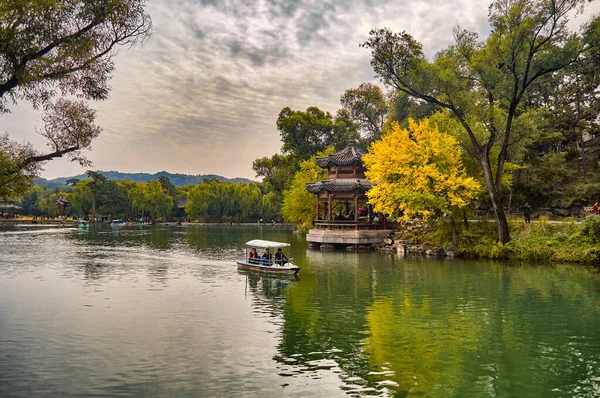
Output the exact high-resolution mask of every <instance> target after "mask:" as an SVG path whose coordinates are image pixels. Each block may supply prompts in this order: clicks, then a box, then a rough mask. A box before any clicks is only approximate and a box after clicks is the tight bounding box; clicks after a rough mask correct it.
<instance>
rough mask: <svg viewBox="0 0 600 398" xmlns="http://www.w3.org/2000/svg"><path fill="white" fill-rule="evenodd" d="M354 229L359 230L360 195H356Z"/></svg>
mask: <svg viewBox="0 0 600 398" xmlns="http://www.w3.org/2000/svg"><path fill="white" fill-rule="evenodd" d="M354 224H356V225H355V226H354V228H355V229H356V230H358V195H354Z"/></svg>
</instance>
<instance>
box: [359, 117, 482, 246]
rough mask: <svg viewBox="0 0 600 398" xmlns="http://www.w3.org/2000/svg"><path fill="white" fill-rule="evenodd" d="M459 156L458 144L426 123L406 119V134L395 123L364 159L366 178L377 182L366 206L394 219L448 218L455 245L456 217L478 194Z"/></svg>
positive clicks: (477, 187) (373, 144) (475, 183)
mask: <svg viewBox="0 0 600 398" xmlns="http://www.w3.org/2000/svg"><path fill="white" fill-rule="evenodd" d="M460 156H461V150H460V146H459V144H458V141H457V140H456V139H455V138H454V137H452V136H451V135H449V134H445V133H442V132H440V131H438V129H437V128H436V127H433V126H430V124H429V121H428V120H427V119H424V120H422V121H421V122H418V123H417V122H415V121H413V120H412V119H409V127H408V129H401V128H400V127H399V125H398V123H396V122H394V124H393V125H392V127H391V129H390V131H388V132H387V133H386V134H384V136H383V137H382V138H381V140H379V141H375V142H374V143H372V144H371V146H370V147H369V152H368V153H367V154H366V155H365V156H363V162H364V164H365V167H366V168H367V172H366V173H365V175H366V176H367V178H369V179H370V180H371V181H373V182H374V183H375V185H374V186H373V188H371V189H370V190H369V192H367V196H368V197H369V203H371V204H373V209H374V210H375V212H377V213H384V214H386V215H388V216H389V217H390V218H392V219H394V220H403V219H410V218H413V217H415V216H420V217H423V218H425V219H427V218H428V217H431V216H432V215H435V214H436V213H446V214H448V215H449V216H450V219H451V221H452V232H453V234H452V240H453V243H454V246H456V224H455V221H454V214H455V213H456V211H457V210H460V209H463V208H464V207H466V206H467V205H468V204H469V203H470V202H471V201H472V200H473V199H475V197H476V196H477V194H478V192H479V184H478V183H477V181H475V180H474V179H473V178H472V177H469V176H468V175H467V173H466V171H465V169H464V167H463V165H462V162H461V159H460Z"/></svg>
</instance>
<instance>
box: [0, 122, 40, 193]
mask: <svg viewBox="0 0 600 398" xmlns="http://www.w3.org/2000/svg"><path fill="white" fill-rule="evenodd" d="M28 149H29V146H22V145H19V144H16V143H14V142H12V141H10V140H9V139H8V135H6V134H0V200H4V201H8V200H11V199H15V198H18V197H19V196H21V195H23V194H25V193H26V192H27V191H28V190H29V188H30V187H31V181H32V179H33V176H34V175H35V172H36V170H31V169H29V170H23V171H21V170H20V164H19V158H20V156H21V153H23V152H26V151H28Z"/></svg>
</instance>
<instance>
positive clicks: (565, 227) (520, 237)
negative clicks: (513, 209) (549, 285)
mask: <svg viewBox="0 0 600 398" xmlns="http://www.w3.org/2000/svg"><path fill="white" fill-rule="evenodd" d="M509 225H510V233H511V238H512V240H511V241H510V242H508V243H506V244H502V243H498V242H496V234H497V230H496V223H495V222H488V220H482V221H481V222H476V223H473V222H471V223H469V228H468V229H467V228H466V227H465V226H464V224H462V223H459V224H457V227H458V247H457V249H456V254H457V255H458V256H461V257H469V258H488V259H506V260H509V259H510V260H527V261H544V262H548V261H552V262H579V263H597V262H600V217H597V216H589V217H587V218H586V219H585V220H584V222H583V223H581V224H576V223H575V220H570V221H569V222H566V223H560V224H551V223H549V222H548V219H547V218H545V217H540V219H539V222H536V223H531V224H526V223H525V222H524V221H523V220H522V219H512V220H510V221H509ZM451 231H452V230H451V226H450V223H449V222H448V221H445V220H443V221H437V222H435V223H432V224H431V225H430V227H429V230H428V232H425V233H422V232H417V231H411V232H405V233H404V234H403V235H402V238H403V239H407V240H412V241H413V242H415V243H417V244H423V245H431V246H439V247H450V246H452V232H451Z"/></svg>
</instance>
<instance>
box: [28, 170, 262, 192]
mask: <svg viewBox="0 0 600 398" xmlns="http://www.w3.org/2000/svg"><path fill="white" fill-rule="evenodd" d="M99 173H102V174H103V175H104V177H106V178H108V179H109V180H117V181H123V180H130V181H133V182H148V181H152V180H154V179H157V178H160V177H162V176H165V177H167V178H168V179H169V180H171V183H172V184H173V185H175V186H182V185H189V184H194V185H195V184H199V183H201V182H202V181H204V180H211V179H215V180H217V181H223V182H234V183H238V182H243V183H245V184H248V183H249V182H250V181H251V180H249V179H247V178H227V177H223V176H219V175H215V174H198V175H191V174H173V173H168V172H166V171H159V172H158V173H154V174H150V173H121V172H119V171H99ZM71 178H76V179H79V180H84V179H86V178H88V177H87V175H86V174H79V175H76V176H72V177H59V178H55V179H53V180H46V179H44V178H34V179H33V183H34V184H36V185H40V186H42V187H45V188H56V187H59V186H61V185H65V184H66V183H67V180H69V179H71Z"/></svg>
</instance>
